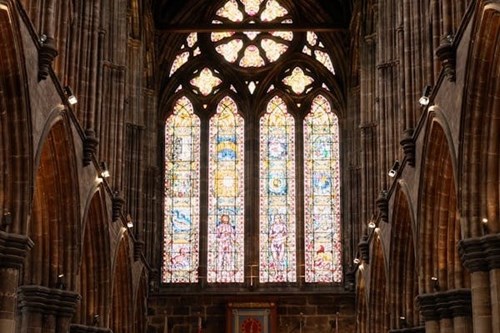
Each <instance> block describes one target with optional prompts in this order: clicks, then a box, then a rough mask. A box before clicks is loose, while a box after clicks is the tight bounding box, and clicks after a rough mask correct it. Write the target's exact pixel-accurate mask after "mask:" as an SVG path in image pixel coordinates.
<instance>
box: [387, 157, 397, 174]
mask: <svg viewBox="0 0 500 333" xmlns="http://www.w3.org/2000/svg"><path fill="white" fill-rule="evenodd" d="M398 169H399V161H398V160H396V161H395V162H394V164H393V165H392V167H391V169H390V170H389V172H388V173H387V174H388V175H389V177H396V175H397V174H398Z"/></svg>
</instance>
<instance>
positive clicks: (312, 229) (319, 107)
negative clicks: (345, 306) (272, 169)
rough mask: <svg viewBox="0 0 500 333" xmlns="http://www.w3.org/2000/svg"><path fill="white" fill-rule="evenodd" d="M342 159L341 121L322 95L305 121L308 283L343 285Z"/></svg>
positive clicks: (316, 100)
mask: <svg viewBox="0 0 500 333" xmlns="http://www.w3.org/2000/svg"><path fill="white" fill-rule="evenodd" d="M339 159H340V151H339V127H338V119H337V116H336V115H335V114H334V113H333V112H332V111H331V105H330V102H329V101H328V100H327V99H326V98H325V97H324V96H322V95H319V96H317V97H316V98H315V99H314V100H313V102H312V106H311V112H310V114H309V115H308V116H307V117H306V118H305V120H304V198H305V202H304V211H305V225H304V230H305V234H304V239H305V281H306V282H341V281H342V259H341V257H342V255H341V253H342V252H341V251H342V250H341V230H340V165H339Z"/></svg>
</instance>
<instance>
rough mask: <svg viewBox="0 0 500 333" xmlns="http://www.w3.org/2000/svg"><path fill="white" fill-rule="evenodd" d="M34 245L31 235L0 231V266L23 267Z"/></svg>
mask: <svg viewBox="0 0 500 333" xmlns="http://www.w3.org/2000/svg"><path fill="white" fill-rule="evenodd" d="M32 247H33V241H32V240H31V239H30V238H29V237H26V236H23V235H18V234H10V233H6V232H4V231H0V267H4V268H18V269H19V268H21V267H22V266H23V264H24V259H25V258H26V255H27V254H28V252H29V250H30V249H31V248H32Z"/></svg>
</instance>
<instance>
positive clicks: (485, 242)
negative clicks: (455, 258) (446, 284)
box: [458, 234, 500, 273]
mask: <svg viewBox="0 0 500 333" xmlns="http://www.w3.org/2000/svg"><path fill="white" fill-rule="evenodd" d="M458 254H459V255H460V259H461V260H462V264H463V265H464V267H465V268H467V269H468V270H469V271H470V272H471V273H473V272H487V271H489V270H492V269H499V268H500V234H491V235H485V236H483V237H479V238H468V239H463V240H461V241H460V242H458Z"/></svg>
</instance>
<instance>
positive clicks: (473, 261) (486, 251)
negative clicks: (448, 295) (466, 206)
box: [458, 234, 500, 333]
mask: <svg viewBox="0 0 500 333" xmlns="http://www.w3.org/2000/svg"><path fill="white" fill-rule="evenodd" d="M458 252H459V254H460V258H461V260H462V263H463V265H464V267H465V268H467V270H468V271H469V272H470V273H471V289H472V309H473V313H472V316H473V326H474V332H476V333H490V332H493V333H500V325H499V323H500V304H499V297H500V295H499V294H500V293H499V287H498V285H499V282H498V281H499V280H498V279H499V275H500V273H499V269H500V234H492V235H486V236H483V237H478V238H469V239H463V240H461V241H460V242H459V243H458Z"/></svg>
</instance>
